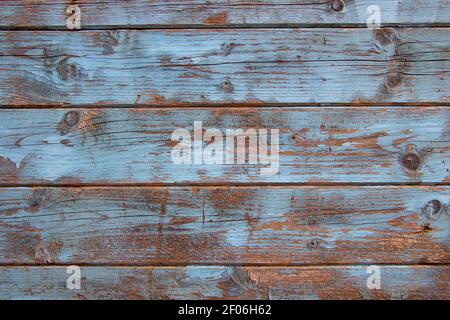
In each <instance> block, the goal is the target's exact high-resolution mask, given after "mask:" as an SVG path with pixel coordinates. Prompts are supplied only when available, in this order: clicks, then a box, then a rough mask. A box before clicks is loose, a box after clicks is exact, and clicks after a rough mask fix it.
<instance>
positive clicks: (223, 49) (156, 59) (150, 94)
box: [0, 28, 450, 106]
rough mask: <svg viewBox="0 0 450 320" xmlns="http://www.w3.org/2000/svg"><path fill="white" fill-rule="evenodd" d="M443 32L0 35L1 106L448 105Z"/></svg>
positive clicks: (446, 33)
mask: <svg viewBox="0 0 450 320" xmlns="http://www.w3.org/2000/svg"><path fill="white" fill-rule="evenodd" d="M449 39H450V29H448V28H410V29H408V28H404V29H389V28H388V29H381V30H374V31H372V30H369V29H345V28H340V29H326V28H324V29H249V30H243V29H220V30H219V29H216V30H137V31H136V30H134V31H133V30H126V31H84V32H60V31H45V32H44V31H33V32H28V31H23V32H22V31H16V32H11V31H2V32H0V52H2V55H0V69H1V70H2V72H1V73H0V105H9V106H35V105H40V106H48V105H97V106H98V105H109V106H111V105H114V106H121V105H134V104H137V105H153V106H177V105H186V104H190V105H201V106H211V105H214V104H227V105H230V104H234V105H235V104H237V103H240V104H241V106H242V104H244V105H245V104H247V105H248V104H252V105H255V104H257V105H263V104H267V103H271V104H274V103H278V104H279V103H305V104H311V103H352V102H355V103H383V104H386V103H407V102H411V103H415V104H417V103H421V102H427V103H429V102H435V103H446V102H449V100H450V90H449V85H448V84H449V83H450V76H449V70H450V50H449V48H450V40H449Z"/></svg>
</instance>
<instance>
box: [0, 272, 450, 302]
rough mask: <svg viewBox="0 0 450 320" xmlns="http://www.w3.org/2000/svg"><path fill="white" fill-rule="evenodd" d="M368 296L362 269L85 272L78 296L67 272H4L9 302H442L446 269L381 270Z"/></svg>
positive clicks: (448, 276)
mask: <svg viewBox="0 0 450 320" xmlns="http://www.w3.org/2000/svg"><path fill="white" fill-rule="evenodd" d="M380 270H381V289H379V290H377V289H368V288H367V286H366V281H367V278H368V277H369V276H370V274H368V273H367V269H366V267H364V266H339V267H319V266H318V267H295V268H292V267H291V268H287V267H223V266H211V267H205V266H198V267H172V268H161V267H147V268H142V267H141V268H111V267H83V268H81V275H82V280H81V289H80V290H68V289H66V280H67V277H68V275H67V274H66V268H65V267H46V268H41V267H2V268H0V279H1V282H0V296H1V297H2V298H4V299H131V300H140V299H195V300H197V299H269V300H283V299H308V300H310V299H358V300H359V299H443V300H447V299H449V297H450V288H449V282H450V272H449V271H450V269H449V267H448V266H436V267H428V266H380Z"/></svg>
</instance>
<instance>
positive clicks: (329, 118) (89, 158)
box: [0, 107, 450, 185]
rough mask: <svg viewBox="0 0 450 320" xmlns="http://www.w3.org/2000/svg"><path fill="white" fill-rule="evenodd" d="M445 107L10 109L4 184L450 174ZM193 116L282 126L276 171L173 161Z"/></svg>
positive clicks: (2, 139) (3, 145) (1, 140)
mask: <svg viewBox="0 0 450 320" xmlns="http://www.w3.org/2000/svg"><path fill="white" fill-rule="evenodd" d="M449 115H450V109H449V108H448V107H433V108H432V107H429V108H428V107H427V108H421V107H388V108H382V107H359V108H358V107H348V108H347V107H339V108H331V107H317V108H282V107H280V108H208V109H206V108H205V109H182V108H175V109H167V108H166V109H164V108H162V109H161V108H160V109H134V108H132V109H110V108H106V109H75V110H70V109H46V110H38V109H4V110H2V111H1V117H0V173H1V174H0V184H2V185H17V184H20V185H30V184H46V185H69V184H71V185H79V184H96V185H99V184H102V185H103V184H108V185H109V184H136V183H139V184H150V183H152V184H161V183H165V184H166V183H202V184H204V183H217V182H219V181H220V182H221V183H258V182H270V183H315V184H317V183H320V184H323V183H338V182H339V183H419V182H422V183H446V182H448V181H450V180H449V179H450V178H449V177H450V174H449V169H450V167H449V161H448V159H449V157H450V138H449V134H450V131H449V128H450V122H449V120H450V116H449ZM195 121H202V122H203V129H204V130H207V129H211V128H216V129H220V130H221V133H223V134H226V130H227V129H238V128H242V129H243V130H247V129H250V128H255V129H256V130H261V129H264V128H266V129H268V131H269V132H271V131H273V129H278V130H279V132H280V134H279V161H278V162H279V163H278V172H277V171H276V169H277V163H276V158H273V161H272V165H271V167H272V168H273V171H272V174H267V173H264V172H263V171H262V169H263V168H268V167H269V166H270V165H268V164H267V165H265V164H260V163H259V162H258V163H256V164H252V163H250V162H249V161H247V163H245V164H239V163H237V159H234V162H233V163H232V164H227V163H226V162H225V159H224V158H225V156H224V157H223V159H222V161H223V163H222V164H220V163H217V164H206V163H203V164H202V163H200V164H195V163H193V154H192V155H191V157H190V159H191V162H192V164H176V163H174V162H173V161H172V156H171V152H172V151H173V150H174V148H175V147H176V146H177V144H178V140H177V141H172V139H171V138H172V132H174V130H176V129H179V128H186V129H187V130H188V131H189V133H190V135H191V138H193V128H194V122H195ZM258 132H261V131H258ZM239 136H241V137H242V136H243V133H240V134H239ZM205 140H206V138H205ZM269 141H271V138H269ZM223 142H224V143H223V145H224V149H225V153H227V150H228V149H229V148H227V143H226V139H225V138H224V139H223ZM205 146H206V142H205ZM260 146H261V145H260ZM272 150H274V149H273V147H272V146H270V145H269V151H272ZM191 151H192V148H191ZM232 151H235V152H236V153H238V150H235V149H232ZM250 151H251V154H256V147H254V148H252V149H251V150H250V149H249V147H248V146H247V148H246V149H245V150H242V152H241V153H240V154H243V153H244V152H245V153H246V154H247V156H248V154H249V153H250ZM192 153H193V151H192ZM274 154H275V153H274Z"/></svg>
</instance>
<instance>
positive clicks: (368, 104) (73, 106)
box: [0, 101, 450, 111]
mask: <svg viewBox="0 0 450 320" xmlns="http://www.w3.org/2000/svg"><path fill="white" fill-rule="evenodd" d="M281 107H282V108H283V109H289V108H302V109H313V108H329V109H331V108H374V107H386V108H392V109H394V108H403V107H411V108H416V107H421V108H428V107H429V108H434V107H439V108H450V104H449V101H444V102H431V101H429V102H387V103H383V102H360V103H357V104H355V103H350V102H349V103H345V102H336V103H334V102H327V103H309V102H305V103H302V102H300V103H299V102H290V103H284V102H280V103H265V102H261V103H239V102H233V103H210V104H208V105H206V106H205V105H204V104H201V103H183V102H180V103H177V104H176V105H173V106H171V105H159V104H123V105H117V104H113V105H109V104H102V105H96V104H67V105H53V104H47V105H16V106H12V105H2V104H0V111H1V110H45V109H54V110H58V109H62V110H64V109H123V110H125V109H148V110H158V109H164V110H167V109H170V110H198V109H210V108H214V109H225V108H226V109H242V108H281Z"/></svg>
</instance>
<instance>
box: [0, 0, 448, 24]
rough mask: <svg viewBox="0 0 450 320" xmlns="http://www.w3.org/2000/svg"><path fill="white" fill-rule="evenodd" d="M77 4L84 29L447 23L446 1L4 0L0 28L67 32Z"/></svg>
mask: <svg viewBox="0 0 450 320" xmlns="http://www.w3.org/2000/svg"><path fill="white" fill-rule="evenodd" d="M72 4H78V5H79V6H80V9H81V22H82V28H108V27H133V28H135V27H155V26H156V27H157V26H230V25H231V26H262V25H266V26H267V25H301V26H304V25H316V24H321V25H335V24H346V25H349V24H363V25H366V23H367V20H368V19H369V18H371V17H373V15H374V10H375V9H373V7H370V6H373V5H377V6H378V7H379V10H380V18H381V23H382V24H383V25H391V24H401V25H411V24H437V25H439V24H448V23H449V21H450V3H449V1H448V0H439V1H437V0H434V1H410V0H400V1H393V0H377V1H373V0H352V1H349V0H345V1H344V0H332V1H327V0H323V1H317V0H282V1H281V0H259V1H255V0H250V1H241V0H238V1H236V0H231V1H219V0H212V1H211V0H208V1H199V0H183V1H166V0H165V1H147V0H136V1H117V0H115V1H112V0H106V1H105V0H95V1H93V0H77V1H76V2H73V1H68V0H66V1H41V0H26V1H24V0H2V1H1V3H0V6H1V11H0V27H10V28H12V27H13V28H20V27H22V28H39V27H40V28H65V27H66V20H67V16H66V9H67V7H68V6H69V5H72Z"/></svg>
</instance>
